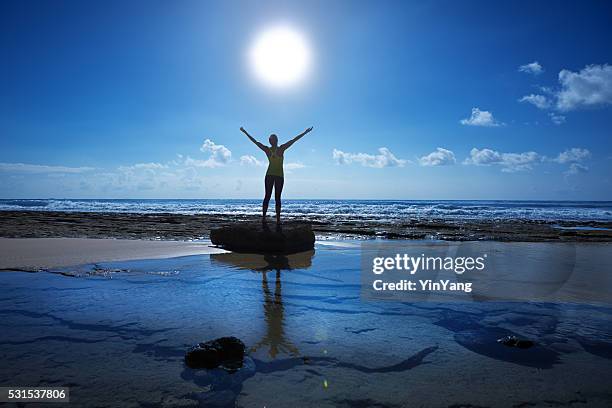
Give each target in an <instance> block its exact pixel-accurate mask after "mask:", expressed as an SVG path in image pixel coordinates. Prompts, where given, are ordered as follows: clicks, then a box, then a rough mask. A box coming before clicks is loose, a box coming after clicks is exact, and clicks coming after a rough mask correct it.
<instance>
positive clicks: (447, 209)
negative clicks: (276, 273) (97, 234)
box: [0, 199, 612, 222]
mask: <svg viewBox="0 0 612 408" xmlns="http://www.w3.org/2000/svg"><path fill="white" fill-rule="evenodd" d="M2 210H4V211H65V212H106V213H113V212H116V213H175V214H227V215H236V216H241V215H257V214H260V213H261V200H238V199H232V200H209V199H205V200H129V199H124V200H111V199H97V200H96V199H32V200H28V199H11V200H0V211H2ZM283 212H284V213H285V214H287V215H288V216H291V217H304V218H309V219H329V218H338V217H339V218H342V219H344V220H348V221H350V220H355V221H364V220H366V221H367V220H391V221H397V222H402V221H406V220H412V219H416V220H419V219H443V220H456V221H462V220H482V219H489V220H496V219H499V220H508V219H519V220H544V221H564V220H567V221H612V202H593V201H589V202H580V201H537V202H536V201H484V200H483V201H477V200H471V201H434V200H428V201H408V200H407V201H398V200H393V201H374V200H283Z"/></svg>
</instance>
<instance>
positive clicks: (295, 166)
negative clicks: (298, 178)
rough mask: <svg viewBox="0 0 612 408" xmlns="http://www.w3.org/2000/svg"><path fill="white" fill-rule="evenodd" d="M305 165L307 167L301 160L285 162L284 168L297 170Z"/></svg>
mask: <svg viewBox="0 0 612 408" xmlns="http://www.w3.org/2000/svg"><path fill="white" fill-rule="evenodd" d="M304 167H306V165H305V164H303V163H299V162H294V163H285V165H284V168H285V169H286V170H297V169H303V168H304Z"/></svg>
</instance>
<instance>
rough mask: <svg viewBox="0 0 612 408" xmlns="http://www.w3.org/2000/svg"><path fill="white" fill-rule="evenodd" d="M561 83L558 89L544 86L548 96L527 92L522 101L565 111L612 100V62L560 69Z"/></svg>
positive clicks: (610, 102) (539, 106) (609, 102)
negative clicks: (574, 69) (577, 68)
mask: <svg viewBox="0 0 612 408" xmlns="http://www.w3.org/2000/svg"><path fill="white" fill-rule="evenodd" d="M559 84H560V87H559V88H558V89H551V88H549V87H542V88H541V89H542V91H543V92H544V93H546V94H548V96H545V95H538V94H531V95H526V96H523V97H522V98H521V99H519V102H528V103H531V104H533V105H534V106H536V107H538V108H539V109H549V108H554V109H556V110H558V111H561V112H568V111H571V110H575V109H579V108H583V107H591V106H601V105H610V104H612V65H608V64H604V65H587V66H586V67H584V68H583V69H582V70H580V71H579V72H573V71H570V70H567V69H563V70H561V72H559ZM553 122H555V120H554V119H553ZM555 123H557V122H555Z"/></svg>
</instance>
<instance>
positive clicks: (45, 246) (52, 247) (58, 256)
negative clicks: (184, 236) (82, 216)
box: [0, 238, 225, 271]
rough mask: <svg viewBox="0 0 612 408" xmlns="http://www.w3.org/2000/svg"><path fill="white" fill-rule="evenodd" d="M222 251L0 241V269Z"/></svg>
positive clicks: (108, 242)
mask: <svg viewBox="0 0 612 408" xmlns="http://www.w3.org/2000/svg"><path fill="white" fill-rule="evenodd" d="M220 252H225V251H223V250H221V249H218V248H213V247H211V246H210V243H206V242H197V243H196V242H187V241H144V240H126V239H87V238H0V270H3V269H4V270H22V271H37V270H40V269H50V268H58V267H63V266H73V265H81V264H89V263H96V262H102V261H106V262H110V261H128V260H137V259H162V258H173V257H179V256H187V255H205V254H212V253H220Z"/></svg>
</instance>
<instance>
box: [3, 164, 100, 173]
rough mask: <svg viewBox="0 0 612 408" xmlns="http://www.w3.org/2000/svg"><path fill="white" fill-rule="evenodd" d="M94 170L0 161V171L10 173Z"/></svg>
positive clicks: (90, 169) (90, 168) (91, 168)
mask: <svg viewBox="0 0 612 408" xmlns="http://www.w3.org/2000/svg"><path fill="white" fill-rule="evenodd" d="M92 170H95V169H94V168H93V167H67V166H47V165H44V164H27V163H0V171H5V172H11V173H29V174H43V173H65V174H74V173H85V172H88V171H92Z"/></svg>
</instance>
